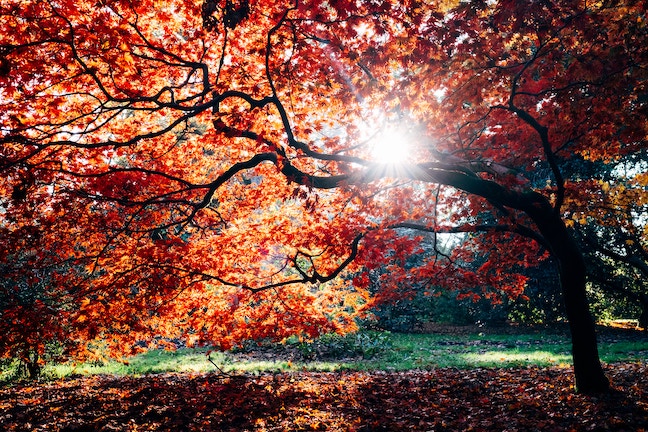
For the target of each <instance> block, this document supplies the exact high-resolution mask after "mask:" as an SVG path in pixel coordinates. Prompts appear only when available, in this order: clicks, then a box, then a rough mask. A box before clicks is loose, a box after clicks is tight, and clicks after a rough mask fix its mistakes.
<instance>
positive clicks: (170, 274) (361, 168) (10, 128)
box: [0, 0, 647, 389]
mask: <svg viewBox="0 0 648 432" xmlns="http://www.w3.org/2000/svg"><path fill="white" fill-rule="evenodd" d="M0 17H1V19H0V35H2V36H0V108H1V109H0V145H1V146H2V147H1V150H0V170H1V172H2V176H1V179H0V200H1V201H0V206H1V209H2V210H1V212H0V238H1V239H2V241H1V242H0V251H1V252H0V260H1V263H0V269H1V271H2V275H3V276H2V277H3V282H2V284H1V285H0V289H1V290H2V291H0V307H1V312H0V313H2V324H1V325H2V326H3V331H2V332H1V333H0V334H1V336H0V340H1V341H2V345H1V346H2V353H3V355H10V356H11V355H12V356H19V357H21V358H23V359H24V360H25V361H27V362H31V363H34V361H37V360H35V359H37V358H38V357H39V354H42V351H43V349H44V344H45V342H47V341H58V342H59V343H62V344H63V345H65V347H66V349H67V352H66V354H67V355H73V356H76V357H79V358H81V357H88V356H92V355H94V353H95V350H96V349H97V348H101V349H102V350H105V349H106V348H107V349H108V352H111V353H114V354H122V353H129V352H131V351H132V350H134V349H139V348H142V347H144V346H146V345H152V344H162V345H164V344H165V343H167V342H168V341H171V340H178V339H179V340H182V341H185V342H186V343H188V344H210V345H213V346H214V347H216V348H220V349H226V348H229V347H231V346H232V345H233V344H236V343H237V342H239V341H242V340H246V339H263V338H270V339H275V340H280V339H282V338H284V337H286V336H289V335H293V334H299V335H303V336H306V337H313V336H316V335H318V334H321V333H322V332H328V331H338V332H344V331H348V330H350V329H353V328H354V326H355V321H354V318H355V317H356V316H357V315H358V314H361V313H363V311H365V310H366V309H368V308H369V307H370V306H371V305H372V303H373V302H375V301H389V300H391V299H393V298H394V296H396V295H399V293H400V292H401V291H400V289H396V288H398V287H402V286H403V285H404V284H409V285H410V286H412V288H413V289H424V290H425V289H429V288H430V287H435V289H437V288H450V289H456V288H462V289H464V291H466V292H470V293H471V294H470V295H472V294H475V295H486V296H489V297H491V298H492V299H493V300H494V301H497V300H498V298H501V296H511V297H515V296H518V295H521V294H522V293H523V290H524V284H525V279H524V276H523V270H524V267H525V266H527V265H529V264H530V263H536V262H537V261H538V260H540V259H545V258H546V257H548V256H552V257H553V259H554V260H556V262H557V263H558V264H559V267H560V269H561V277H562V282H563V290H564V292H565V300H566V305H567V314H568V316H569V318H570V323H571V324H572V334H573V336H574V343H575V345H574V356H575V357H574V360H575V368H576V373H577V381H578V376H579V370H580V371H581V372H582V375H581V378H580V382H579V385H580V386H581V387H582V388H583V389H587V388H588V387H591V388H592V389H602V388H605V387H606V386H607V384H606V383H607V381H606V380H605V379H604V377H603V376H602V371H601V369H600V366H599V365H598V357H597V353H596V340H595V336H594V327H593V325H592V323H591V320H590V318H589V315H588V312H587V304H586V301H585V291H584V284H585V269H584V265H583V262H582V256H581V254H580V251H579V248H578V245H577V244H576V242H575V241H574V240H573V237H572V236H571V234H570V232H569V227H568V225H570V224H572V223H573V222H571V221H573V220H574V217H573V216H574V215H580V214H581V212H586V213H587V217H589V218H592V219H594V220H600V219H602V218H605V217H607V213H605V212H603V214H599V213H596V212H594V211H589V210H588V209H587V208H586V207H579V206H580V204H581V203H583V202H584V200H587V199H588V197H589V199H596V200H601V199H604V198H605V197H607V196H609V195H608V192H609V193H614V189H608V190H604V191H603V194H600V191H597V194H591V195H587V196H586V197H582V196H579V197H578V198H576V197H577V195H578V194H579V193H580V192H582V191H584V190H586V189H584V188H582V187H581V184H580V183H578V181H579V180H582V175H585V176H587V173H579V172H578V169H575V168H574V167H575V166H577V165H576V164H571V165H570V162H573V161H580V160H586V161H597V162H601V163H606V162H611V161H617V160H619V159H620V158H624V157H627V156H628V155H633V154H638V153H639V152H641V150H642V149H643V148H644V147H645V141H646V132H647V131H646V122H645V118H646V106H647V105H646V103H647V98H646V94H647V93H646V63H647V58H646V44H645V43H644V42H645V40H646V31H647V30H646V15H645V10H644V9H643V6H642V2H633V1H628V2H621V1H619V2H617V1H603V2H598V3H597V2H594V3H592V2H584V1H567V0H562V1H547V2H532V3H528V2H520V1H514V0H513V1H510V0H502V1H496V2H458V1H432V2H419V1H406V2H346V1H345V2H339V1H330V2H317V1H316V2H310V1H295V2H283V1H277V2H274V1H248V0H222V1H221V0H192V1H185V0H183V1H179V0H178V1H156V0H144V1H137V2H135V1H129V0H101V1H92V2H90V1H45V2H43V1H23V0H8V1H4V2H3V3H2V5H1V6H0ZM394 132H395V134H394ZM384 136H392V137H393V136H396V137H398V139H396V138H392V142H389V143H388V146H391V147H392V148H398V149H402V150H401V152H404V151H405V150H404V148H405V146H406V147H407V148H408V149H409V150H408V153H407V158H406V159H405V160H404V161H402V162H400V163H390V162H392V161H385V160H377V156H376V155H377V153H376V151H375V149H376V147H378V145H379V141H380V139H381V137H384ZM380 145H382V144H380ZM394 157H395V156H394ZM586 179H589V180H591V181H596V179H595V178H591V176H590V177H586ZM641 179H643V180H641ZM639 181H641V182H642V185H643V186H644V189H642V190H641V192H640V193H641V194H645V176H644V177H642V178H640V179H639ZM587 190H588V191H589V189H587ZM614 217H615V218H616V217H619V216H618V215H616V216H614ZM578 219H579V220H580V217H579V218H578ZM565 221H568V223H566V222H565ZM644 231H645V230H644ZM452 232H455V233H456V232H468V233H472V234H471V238H470V242H468V243H466V244H465V246H466V247H465V248H463V249H462V250H457V251H455V252H454V253H453V254H451V255H448V254H445V253H443V252H442V251H441V250H440V249H439V248H437V247H436V236H437V235H438V234H439V233H452ZM641 235H642V236H643V237H642V238H643V239H644V240H643V241H645V232H644V233H642V234H641ZM430 239H432V240H430ZM430 244H432V249H431V250H432V251H433V252H432V253H430V248H429V245H430ZM425 245H428V247H427V249H426V247H425ZM417 254H425V256H426V259H425V260H423V262H421V263H420V264H419V265H417V266H416V268H407V270H405V264H404V263H405V260H406V258H407V257H409V256H413V255H417ZM475 256H480V257H487V259H486V261H485V264H483V265H481V268H479V270H478V271H474V268H472V267H471V266H469V265H467V264H468V263H470V262H471V261H472V260H473V259H474V257H475ZM385 266H387V267H386V268H387V269H388V271H386V272H384V273H383V274H384V275H385V276H384V278H385V280H383V281H382V283H381V286H382V287H383V290H382V291H381V292H379V293H378V294H377V296H375V297H374V296H371V295H370V294H369V291H368V283H369V278H368V277H367V271H368V270H371V269H375V268H378V267H383V268H384V267H385ZM486 287H489V288H488V289H487V288H486Z"/></svg>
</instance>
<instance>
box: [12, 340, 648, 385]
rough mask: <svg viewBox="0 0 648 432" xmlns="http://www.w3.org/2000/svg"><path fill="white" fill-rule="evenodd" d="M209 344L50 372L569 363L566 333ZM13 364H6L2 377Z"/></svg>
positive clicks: (637, 343)
mask: <svg viewBox="0 0 648 432" xmlns="http://www.w3.org/2000/svg"><path fill="white" fill-rule="evenodd" d="M599 351H600V355H601V359H602V361H603V362H605V363H614V362H634V361H646V360H648V336H646V335H645V334H639V333H637V335H636V337H629V338H628V337H623V338H614V337H604V338H602V339H601V342H600V344H599ZM207 352H208V350H207V349H187V348H183V349H178V350H176V351H164V350H152V351H149V352H146V353H144V354H141V355H138V356H135V357H131V358H128V359H127V361H125V362H117V361H110V362H105V363H94V364H76V365H75V364H71V363H70V364H52V365H47V366H46V367H45V368H44V370H43V374H44V376H45V377H46V378H62V377H67V376H72V375H79V374H81V375H85V374H114V375H143V374H150V373H162V372H225V373H241V372H250V373H259V372H267V371H291V370H292V371H301V370H308V371H334V370H386V371H393V370H408V369H433V368H444V367H453V368H476V367H519V366H541V367H542V366H556V365H570V364H571V355H570V343H569V338H568V337H567V336H565V335H564V334H551V333H543V332H536V333H529V334H524V333H523V334H498V333H492V332H491V333H489V334H482V333H469V334H408V333H389V332H360V333H356V334H351V335H347V336H344V337H341V336H337V335H333V336H325V337H323V338H322V339H320V340H318V341H315V342H313V343H300V342H298V341H287V342H286V343H285V344H274V345H265V346H262V347H257V346H253V347H247V348H244V349H238V350H234V351H230V352H224V353H223V352H212V353H210V354H209V355H208V354H207ZM10 375H11V367H5V368H4V370H2V371H0V381H6V380H7V379H8V377H9V376H10Z"/></svg>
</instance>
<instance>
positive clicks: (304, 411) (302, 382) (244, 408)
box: [0, 363, 648, 431]
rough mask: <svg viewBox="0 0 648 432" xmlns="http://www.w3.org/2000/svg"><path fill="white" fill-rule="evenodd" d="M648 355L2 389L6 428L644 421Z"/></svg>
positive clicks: (584, 426) (383, 427)
mask: <svg viewBox="0 0 648 432" xmlns="http://www.w3.org/2000/svg"><path fill="white" fill-rule="evenodd" d="M647 372H648V364H646V363H632V364H627V363H624V364H613V365H608V367H607V374H608V376H609V377H610V379H611V381H612V384H613V386H614V388H615V391H613V392H611V393H609V394H604V395H599V396H587V395H579V394H577V393H575V392H574V388H573V385H572V373H571V369H568V368H561V367H554V368H517V369H470V370H458V369H436V370H430V371H407V372H376V371H374V372H331V373H315V372H293V373H278V374H261V375H233V376H224V375H218V374H160V375H147V376H142V377H112V376H91V377H80V378H74V379H66V380H61V381H53V382H44V383H20V384H16V385H13V386H5V387H2V388H0V430H3V431H299V430H302V431H308V430H311V431H313V430H327V431H459V430H461V431H471V430H472V431H494V430H497V431H607V430H610V431H642V430H648V382H647V380H646V379H645V378H646V376H648V374H647Z"/></svg>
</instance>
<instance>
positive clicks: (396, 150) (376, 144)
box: [369, 127, 411, 165]
mask: <svg viewBox="0 0 648 432" xmlns="http://www.w3.org/2000/svg"><path fill="white" fill-rule="evenodd" d="M369 146H370V151H371V159H372V160H374V161H376V162H379V163H384V164H394V165H397V164H403V163H405V162H407V161H408V160H409V159H410V157H411V146H410V143H409V140H408V137H407V133H406V132H404V131H402V130H399V129H398V128H392V127H388V128H385V129H383V130H381V131H380V132H378V133H376V134H375V135H374V136H373V137H372V138H371V139H370V141H369Z"/></svg>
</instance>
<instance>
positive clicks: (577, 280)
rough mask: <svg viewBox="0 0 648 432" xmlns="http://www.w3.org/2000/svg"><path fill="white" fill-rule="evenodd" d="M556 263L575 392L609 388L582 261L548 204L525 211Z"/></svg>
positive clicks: (556, 215) (579, 251) (559, 219)
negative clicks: (565, 318)
mask: <svg viewBox="0 0 648 432" xmlns="http://www.w3.org/2000/svg"><path fill="white" fill-rule="evenodd" d="M528 213H529V215H530V216H531V217H532V218H533V220H534V222H535V223H536V225H537V226H538V228H539V229H540V232H541V233H542V235H543V237H544V238H545V239H546V241H547V243H548V244H549V246H550V248H551V253H552V255H553V256H554V258H555V259H556V260H557V262H558V266H559V273H560V284H561V288H562V293H563V298H564V302H565V310H566V313H567V319H568V321H569V329H570V331H571V338H572V357H573V361H574V375H575V379H576V391H577V392H580V393H602V392H607V391H609V389H610V383H609V381H608V379H607V377H606V376H605V374H604V372H603V368H602V367H601V361H600V358H599V354H598V345H597V340H596V326H595V323H594V319H593V318H592V315H591V313H590V310H589V305H588V302H587V296H586V291H585V260H584V259H583V254H582V252H581V250H580V248H579V247H578V244H577V243H576V241H575V240H574V238H573V237H572V235H571V234H570V232H569V230H568V229H567V227H566V226H565V224H564V222H563V220H562V219H561V217H560V215H558V214H557V213H556V212H555V211H554V210H553V208H551V206H549V205H548V203H547V205H546V206H542V209H540V208H538V207H537V206H536V207H535V209H534V210H533V211H531V212H528Z"/></svg>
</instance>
